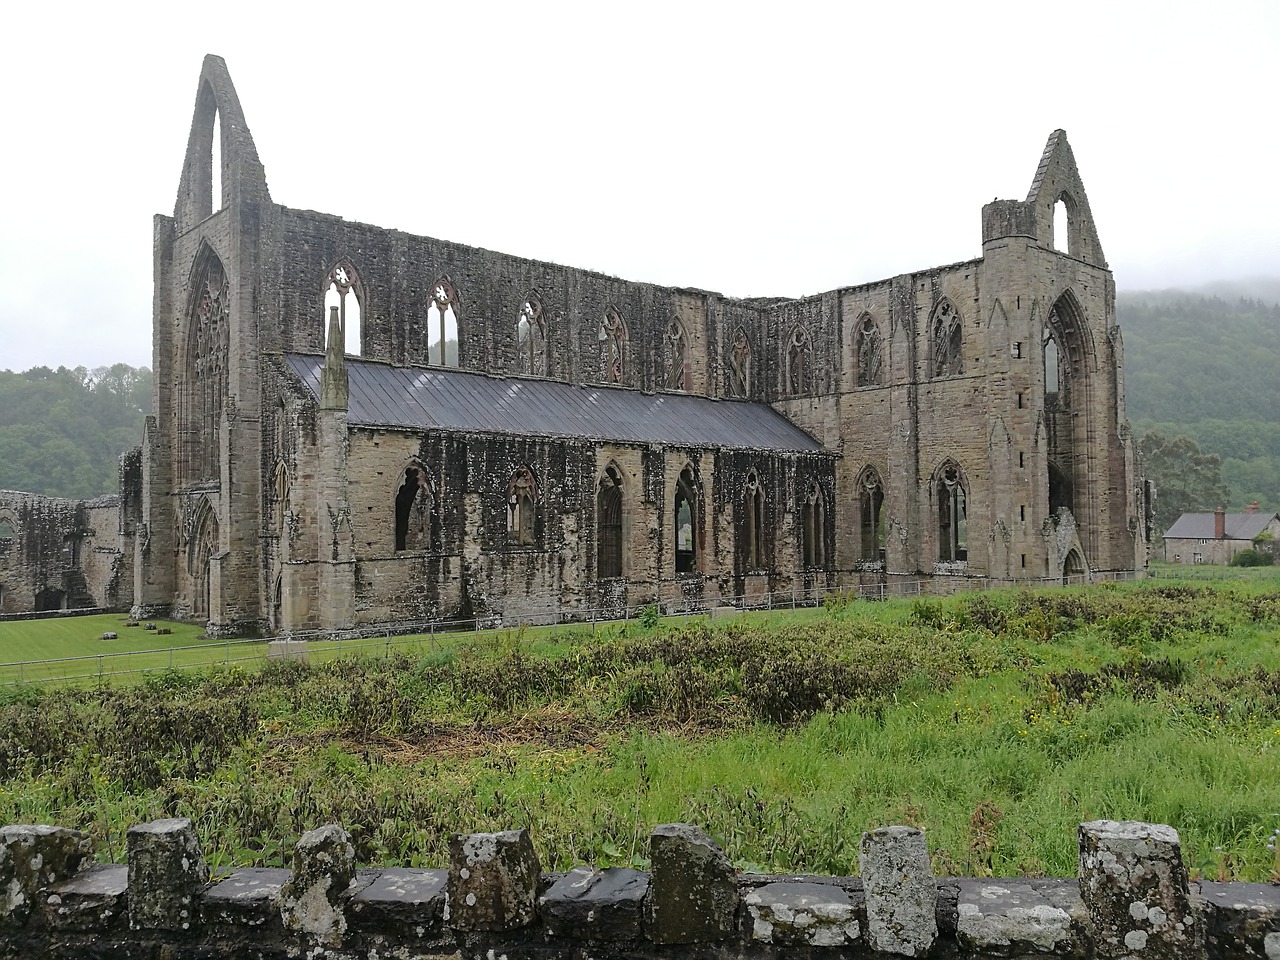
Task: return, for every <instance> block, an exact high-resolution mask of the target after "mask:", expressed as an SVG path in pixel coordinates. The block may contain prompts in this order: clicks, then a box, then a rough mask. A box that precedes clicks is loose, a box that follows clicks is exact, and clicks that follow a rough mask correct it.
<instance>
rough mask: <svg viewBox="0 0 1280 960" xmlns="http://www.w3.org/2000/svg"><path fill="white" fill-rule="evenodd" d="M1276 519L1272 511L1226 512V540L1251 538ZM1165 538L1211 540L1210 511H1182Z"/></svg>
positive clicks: (1212, 534) (1211, 518)
mask: <svg viewBox="0 0 1280 960" xmlns="http://www.w3.org/2000/svg"><path fill="white" fill-rule="evenodd" d="M1274 519H1276V514H1274V513H1228V514H1227V515H1226V521H1227V523H1226V527H1227V536H1226V539H1228V540H1252V539H1253V538H1254V537H1256V536H1257V535H1258V534H1260V533H1261V532H1262V531H1263V530H1265V529H1267V524H1269V523H1270V522H1271V521H1272V520H1274ZM1164 538H1165V539H1166V540H1213V539H1215V538H1214V533H1213V514H1212V513H1184V514H1183V515H1182V516H1180V517H1179V518H1178V520H1177V522H1176V523H1174V525H1173V526H1172V527H1170V528H1169V532H1168V533H1166V534H1165V535H1164Z"/></svg>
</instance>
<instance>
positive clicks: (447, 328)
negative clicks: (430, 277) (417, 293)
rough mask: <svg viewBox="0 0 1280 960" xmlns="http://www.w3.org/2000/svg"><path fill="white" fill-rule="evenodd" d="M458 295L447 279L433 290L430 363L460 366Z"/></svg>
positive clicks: (429, 306)
mask: <svg viewBox="0 0 1280 960" xmlns="http://www.w3.org/2000/svg"><path fill="white" fill-rule="evenodd" d="M458 313H459V305H458V291H457V290H456V289H455V288H454V286H453V281H451V280H450V279H449V278H448V277H447V276H442V277H441V278H440V279H439V280H437V281H436V282H435V284H434V285H433V286H432V288H431V302H430V303H428V304H427V363H433V364H437V365H438V366H442V367H456V366H458Z"/></svg>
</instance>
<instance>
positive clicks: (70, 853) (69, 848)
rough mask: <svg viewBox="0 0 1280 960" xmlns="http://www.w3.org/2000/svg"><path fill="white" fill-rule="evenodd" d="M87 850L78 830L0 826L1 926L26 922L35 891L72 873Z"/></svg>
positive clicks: (88, 849)
mask: <svg viewBox="0 0 1280 960" xmlns="http://www.w3.org/2000/svg"><path fill="white" fill-rule="evenodd" d="M90 850H91V845H90V842H89V838H88V836H87V835H85V834H83V833H81V832H80V831H79V830H69V829H67V828H66V827H51V826H46V825H44V824H38V825H32V824H27V825H19V826H11V827H0V926H21V925H22V924H23V923H25V922H26V919H27V917H28V916H29V915H30V913H31V909H32V906H33V905H34V904H35V902H36V897H37V894H38V892H39V891H40V890H42V889H44V888H46V887H49V886H51V885H53V884H55V883H57V882H58V881H60V880H65V879H66V878H67V877H70V876H73V875H74V874H75V873H76V871H78V870H79V869H80V867H81V865H82V864H83V863H84V860H85V858H86V857H88V856H89V853H90Z"/></svg>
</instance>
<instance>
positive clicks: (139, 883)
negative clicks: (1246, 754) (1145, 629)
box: [0, 819, 1280, 960]
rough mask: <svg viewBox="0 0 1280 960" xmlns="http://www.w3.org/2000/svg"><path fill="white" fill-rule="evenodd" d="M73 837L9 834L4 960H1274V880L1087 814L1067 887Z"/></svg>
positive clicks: (682, 850)
mask: <svg viewBox="0 0 1280 960" xmlns="http://www.w3.org/2000/svg"><path fill="white" fill-rule="evenodd" d="M91 853H92V851H91V849H90V843H89V840H88V839H87V838H86V836H85V835H84V834H82V833H80V832H79V831H75V830H68V829H65V828H59V827H46V826H12V827H4V828H2V829H0V956H3V957H15V958H16V957H23V958H35V957H41V958H49V960H87V958H95V960H111V958H122V960H123V958H126V957H128V958H144V957H145V958H153V957H154V958H160V957H164V958H170V960H185V958H190V960H196V958H199V960H221V958H228V960H230V958H237V960H241V958H252V960H275V958H285V957H290V958H296V957H304V956H305V957H308V958H313V960H319V958H322V957H325V958H332V960H343V958H351V960H355V958H361V960H379V958H388V957H395V958H400V960H426V958H440V960H443V958H445V957H452V958H458V960H462V958H475V960H496V958H498V957H506V958H508V960H517V958H540V960H560V958H564V960H585V958H588V957H593V958H597V960H614V958H619V960H621V958H636V960H640V958H648V960H658V958H672V960H675V958H686V957H705V958H723V960H729V958H760V960H768V958H789V957H795V958H809V960H824V958H832V960H834V958H844V957H860V956H899V957H935V958H942V957H946V958H957V960H960V958H964V960H968V958H974V960H977V958H995V957H1021V958H1030V957H1078V958H1092V957H1099V958H1120V957H1124V958H1133V960H1138V958H1146V960H1174V958H1177V960H1220V958H1221V960H1225V958H1241V960H1244V958H1257V960H1277V958H1280V887H1276V886H1274V885H1269V884H1256V883H1213V882H1207V881H1201V882H1199V883H1192V882H1189V880H1188V877H1187V872H1186V869H1185V868H1184V866H1183V864H1182V860H1181V855H1180V850H1179V842H1178V835H1177V832H1176V831H1175V830H1173V829H1172V828H1170V827H1167V826H1162V825H1154V824H1147V823H1137V822H1113V821H1109V820H1098V821H1093V822H1090V823H1085V824H1081V826H1080V831H1079V871H1078V876H1077V877H1076V878H1075V879H1073V880H1055V879H1001V878H985V879H954V878H941V879H935V878H934V877H933V876H932V875H931V874H930V871H929V860H928V854H927V850H926V846H925V838H924V835H923V834H922V833H921V832H920V831H919V830H916V829H913V828H910V827H887V828H884V829H880V830H875V831H872V832H870V833H866V834H863V836H862V843H861V848H860V871H861V876H860V877H815V876H767V875H756V874H738V873H736V872H735V871H734V869H733V866H732V864H731V863H730V862H729V860H728V859H727V858H726V857H725V855H724V853H723V852H722V851H721V850H720V848H719V847H718V846H717V845H716V844H715V842H714V841H713V840H711V839H710V838H709V837H708V836H707V835H706V834H705V833H703V832H702V831H701V830H699V829H698V828H697V827H693V826H689V825H686V824H664V825H662V826H659V827H657V828H656V829H655V830H654V832H653V835H652V837H651V839H650V849H649V861H650V864H649V870H648V871H647V872H646V871H640V870H634V869H631V868H627V867H608V868H603V869H602V868H597V867H592V866H581V867H575V868H574V869H572V870H570V871H568V872H567V873H544V872H542V870H541V866H540V864H539V861H538V856H537V853H536V851H535V849H534V845H533V843H532V842H531V839H530V837H529V834H528V832H527V831H525V830H510V831H504V832H500V833H478V834H459V835H455V836H454V837H453V839H452V841H451V843H450V863H449V866H448V868H447V869H404V868H386V869H359V868H357V866H356V864H355V861H354V846H353V844H352V842H351V837H350V836H349V835H348V834H347V832H346V831H345V830H343V829H342V828H341V827H339V826H336V825H330V826H325V827H320V828H318V829H316V830H312V831H311V832H309V833H307V834H305V835H304V836H303V837H301V838H300V839H299V840H298V842H297V845H296V846H295V848H294V855H293V869H292V870H287V869H272V868H247V869H239V870H233V871H231V872H230V873H229V874H227V875H226V876H223V877H218V878H216V879H214V880H213V882H210V873H209V867H208V866H207V864H206V862H205V860H204V857H203V855H202V854H201V851H200V844H199V840H198V838H197V837H196V834H195V831H194V829H193V827H192V823H191V821H190V820H181V819H179V820H159V821H156V822H154V823H150V824H144V825H142V826H138V827H134V828H132V829H131V830H130V831H129V833H128V863H127V865H112V864H97V863H92V862H91Z"/></svg>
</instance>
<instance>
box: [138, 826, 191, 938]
mask: <svg viewBox="0 0 1280 960" xmlns="http://www.w3.org/2000/svg"><path fill="white" fill-rule="evenodd" d="M128 847H129V926H130V927H131V928H133V929H134V930H137V929H140V928H147V929H152V930H189V929H190V928H191V925H192V924H193V923H194V922H195V916H196V903H195V900H196V894H197V893H198V892H199V890H200V888H201V887H203V886H204V885H205V884H206V883H208V882H209V865H208V864H207V863H206V862H205V859H204V853H203V852H201V850H200V840H199V839H198V838H197V837H196V831H195V827H194V826H193V825H192V823H191V821H190V820H188V819H187V818H186V817H182V818H179V819H172V820H154V821H152V822H151V823H143V824H139V825H138V826H136V827H130V828H129V833H128Z"/></svg>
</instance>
